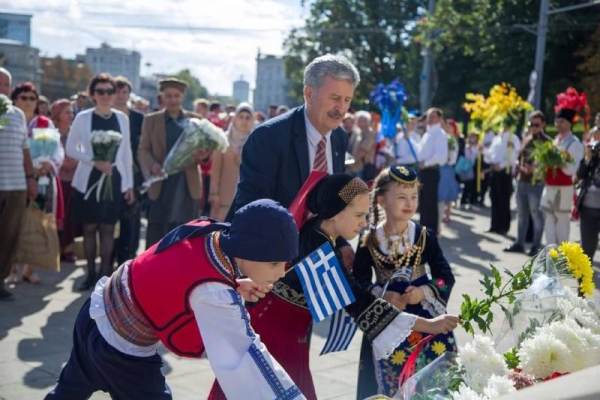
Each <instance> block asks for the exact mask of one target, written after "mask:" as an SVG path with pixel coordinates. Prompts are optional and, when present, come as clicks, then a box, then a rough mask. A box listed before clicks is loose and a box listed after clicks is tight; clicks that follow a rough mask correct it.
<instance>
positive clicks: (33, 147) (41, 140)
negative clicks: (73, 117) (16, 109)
mask: <svg viewBox="0 0 600 400" xmlns="http://www.w3.org/2000/svg"><path fill="white" fill-rule="evenodd" d="M59 141H60V133H59V132H58V130H57V129H54V128H34V129H33V130H32V138H31V139H29V152H30V153H31V159H32V160H35V159H36V158H43V159H45V160H49V159H50V157H52V156H53V155H54V152H55V151H56V149H57V148H58V143H59Z"/></svg>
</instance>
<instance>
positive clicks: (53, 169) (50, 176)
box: [6, 82, 65, 284]
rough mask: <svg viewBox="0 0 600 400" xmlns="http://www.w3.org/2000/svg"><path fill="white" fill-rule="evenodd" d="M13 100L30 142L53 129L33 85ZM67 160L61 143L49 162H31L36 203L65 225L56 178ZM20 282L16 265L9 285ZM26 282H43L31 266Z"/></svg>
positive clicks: (24, 87)
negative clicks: (38, 133)
mask: <svg viewBox="0 0 600 400" xmlns="http://www.w3.org/2000/svg"><path fill="white" fill-rule="evenodd" d="M10 98H11V100H12V101H13V104H14V105H15V107H17V108H19V109H20V110H21V111H23V113H24V114H25V119H26V121H27V128H28V129H27V132H28V135H29V138H32V137H33V130H34V129H36V128H54V124H53V123H52V120H51V119H50V118H48V117H47V116H45V115H41V114H39V113H38V109H37V105H38V101H39V98H40V96H39V93H38V91H37V89H36V88H35V86H34V85H33V83H31V82H25V83H21V84H19V85H17V86H16V87H15V88H14V89H13V91H12V93H11V95H10ZM64 156H65V152H64V149H63V147H62V144H60V143H59V144H58V146H57V147H56V151H55V152H54V154H53V155H52V157H50V159H47V158H41V157H38V158H34V159H33V160H32V161H33V167H34V169H35V174H34V175H35V178H36V180H37V183H38V185H39V186H38V187H39V191H38V196H37V198H36V199H35V202H36V203H37V205H38V206H39V207H40V209H41V210H42V211H44V212H46V213H50V214H54V215H55V216H56V217H57V222H58V223H59V224H60V222H61V221H62V215H63V204H62V201H61V199H62V196H60V195H59V193H60V186H59V185H58V184H57V178H56V176H57V175H58V170H59V169H60V166H61V165H62V162H63V159H64ZM18 280H19V275H18V270H17V266H16V265H14V266H13V269H12V271H11V274H10V275H9V276H8V278H6V283H17V282H18ZM23 280H24V281H25V282H29V283H34V284H38V283H40V282H41V279H40V277H39V275H38V274H36V273H35V271H34V270H33V267H32V266H31V265H24V266H23Z"/></svg>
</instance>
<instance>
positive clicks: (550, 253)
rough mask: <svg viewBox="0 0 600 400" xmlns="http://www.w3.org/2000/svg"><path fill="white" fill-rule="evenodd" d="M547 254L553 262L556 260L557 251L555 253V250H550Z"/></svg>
mask: <svg viewBox="0 0 600 400" xmlns="http://www.w3.org/2000/svg"><path fill="white" fill-rule="evenodd" d="M548 254H549V255H550V257H552V258H553V259H554V260H556V259H557V258H558V251H556V249H550V251H549V252H548Z"/></svg>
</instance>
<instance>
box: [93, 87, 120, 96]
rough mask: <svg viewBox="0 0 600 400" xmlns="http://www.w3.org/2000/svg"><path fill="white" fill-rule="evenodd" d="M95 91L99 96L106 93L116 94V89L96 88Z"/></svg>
mask: <svg viewBox="0 0 600 400" xmlns="http://www.w3.org/2000/svg"><path fill="white" fill-rule="evenodd" d="M94 93H96V94H97V95H99V96H104V95H105V94H107V95H109V96H112V95H113V94H115V89H94Z"/></svg>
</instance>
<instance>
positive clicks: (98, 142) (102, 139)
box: [85, 130, 122, 201]
mask: <svg viewBox="0 0 600 400" xmlns="http://www.w3.org/2000/svg"><path fill="white" fill-rule="evenodd" d="M90 137H91V141H92V149H93V151H94V158H93V159H92V160H93V161H105V162H109V163H112V162H113V159H114V158H115V154H116V152H117V150H118V149H119V145H120V144H121V139H122V135H121V133H120V132H117V131H99V130H98V131H92V132H91V133H90ZM113 165H114V164H113ZM94 189H96V201H100V199H101V197H100V196H101V195H102V200H110V201H112V200H113V188H112V176H111V175H107V174H104V173H103V174H102V177H101V178H100V179H99V180H98V182H96V183H95V184H94V185H93V186H92V187H90V188H89V189H88V191H87V193H86V194H85V199H86V200H87V198H88V197H89V196H90V194H91V193H92V192H93V191H94Z"/></svg>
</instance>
